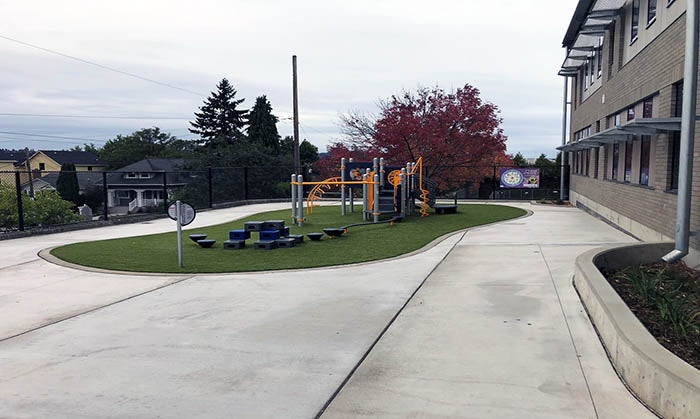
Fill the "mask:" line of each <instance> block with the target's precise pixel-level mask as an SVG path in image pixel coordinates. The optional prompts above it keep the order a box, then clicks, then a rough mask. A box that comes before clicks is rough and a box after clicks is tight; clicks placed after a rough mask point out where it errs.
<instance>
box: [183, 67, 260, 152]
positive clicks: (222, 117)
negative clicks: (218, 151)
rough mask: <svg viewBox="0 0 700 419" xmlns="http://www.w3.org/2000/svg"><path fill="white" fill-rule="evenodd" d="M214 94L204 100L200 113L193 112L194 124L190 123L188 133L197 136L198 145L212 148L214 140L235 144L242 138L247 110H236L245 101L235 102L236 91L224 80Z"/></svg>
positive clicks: (217, 86)
mask: <svg viewBox="0 0 700 419" xmlns="http://www.w3.org/2000/svg"><path fill="white" fill-rule="evenodd" d="M216 89H217V91H216V92H212V93H211V96H209V97H208V98H207V99H205V100H204V105H203V106H202V107H200V108H199V109H200V111H201V112H195V113H194V116H195V120H194V122H190V125H192V128H190V132H191V133H193V134H199V136H200V137H201V138H202V140H201V141H200V144H202V145H205V146H212V145H214V144H212V140H213V139H215V138H217V137H218V138H224V139H225V140H226V141H227V142H228V143H231V144H233V143H235V142H236V141H237V140H239V139H241V138H242V137H243V132H242V130H243V128H244V127H245V125H246V116H247V114H248V111H247V110H239V109H236V107H237V106H238V105H240V104H241V103H243V101H244V100H245V99H239V100H236V99H235V97H236V89H234V88H233V86H231V84H230V83H229V81H228V80H226V79H225V78H224V79H222V80H221V82H219V84H217V85H216Z"/></svg>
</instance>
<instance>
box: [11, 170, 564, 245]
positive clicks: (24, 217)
mask: <svg viewBox="0 0 700 419" xmlns="http://www.w3.org/2000/svg"><path fill="white" fill-rule="evenodd" d="M293 172H294V169H293V168H291V167H280V166H274V167H230V168H204V169H201V170H181V171H177V172H164V171H158V172H139V173H134V172H111V171H105V172H101V171H100V172H95V171H93V172H81V171H78V172H68V173H64V174H61V173H60V172H50V171H33V172H26V171H9V172H0V237H1V236H2V235H3V234H4V233H8V232H14V231H18V230H19V231H25V230H32V229H44V228H46V227H52V226H63V225H67V224H68V225H70V224H75V223H89V222H91V221H97V220H112V221H115V222H117V221H119V220H121V221H124V220H127V219H129V218H130V217H131V218H135V217H136V216H138V215H139V214H140V215H143V214H149V213H150V214H163V213H164V212H165V210H166V209H167V206H168V205H169V204H170V203H172V202H173V201H174V200H177V199H180V200H183V201H186V202H188V203H189V204H191V205H193V206H194V207H195V208H197V209H204V208H217V207H224V206H227V205H235V204H236V203H241V202H250V201H257V202H259V201H261V200H280V199H289V197H290V185H289V181H290V177H291V174H292V173H293ZM499 172H500V168H499V167H497V166H472V165H462V166H451V167H447V168H441V169H440V170H438V171H435V170H431V169H430V168H424V173H425V174H426V176H429V175H430V176H433V180H436V184H437V191H436V195H437V196H438V197H446V198H451V199H452V198H455V197H456V198H458V199H480V200H557V199H559V197H560V176H559V173H560V168H559V167H554V168H553V167H551V166H548V167H541V168H540V176H539V187H537V188H505V187H501V185H500V179H499ZM568 172H569V170H568V168H566V170H565V173H566V174H568ZM303 174H304V178H305V180H312V181H320V180H323V179H326V178H328V177H336V176H339V175H340V174H339V167H338V166H322V165H320V164H316V165H311V166H306V167H304V170H303ZM67 176H75V178H76V179H75V180H74V181H72V182H73V184H74V183H75V181H77V190H76V187H75V186H72V187H71V188H72V189H73V191H72V193H71V191H66V190H65V188H66V187H65V183H68V184H71V182H66V181H65V177H67ZM62 177H63V178H64V179H63V180H62V179H61V178H62ZM564 190H565V193H564V197H565V199H568V175H566V176H565V189H564ZM59 192H60V194H61V196H63V197H64V198H65V197H69V198H68V199H69V200H66V199H61V198H60V196H59ZM328 196H334V195H333V193H329V195H328Z"/></svg>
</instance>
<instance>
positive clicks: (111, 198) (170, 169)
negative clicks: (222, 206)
mask: <svg viewBox="0 0 700 419" xmlns="http://www.w3.org/2000/svg"><path fill="white" fill-rule="evenodd" d="M182 163H183V160H182V159H151V158H146V159H143V160H140V161H138V162H136V163H132V164H130V165H127V166H124V167H122V168H121V169H119V170H117V171H115V172H110V173H109V174H108V175H107V183H108V187H107V189H108V194H107V205H108V206H109V207H110V208H114V211H115V212H126V211H124V210H128V212H134V211H138V210H140V209H144V208H148V207H156V206H159V205H162V204H163V200H164V199H168V196H169V195H170V194H171V193H172V191H173V190H174V189H179V188H182V187H183V186H185V184H186V182H185V181H183V176H181V174H180V172H179V170H180V166H181V165H182Z"/></svg>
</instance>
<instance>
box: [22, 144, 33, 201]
mask: <svg viewBox="0 0 700 419" xmlns="http://www.w3.org/2000/svg"><path fill="white" fill-rule="evenodd" d="M24 154H25V156H26V157H25V160H24V166H25V167H26V168H27V176H28V177H29V196H30V197H32V198H34V182H33V180H32V168H31V166H30V165H29V147H25V148H24Z"/></svg>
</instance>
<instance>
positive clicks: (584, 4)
mask: <svg viewBox="0 0 700 419" xmlns="http://www.w3.org/2000/svg"><path fill="white" fill-rule="evenodd" d="M625 3H626V0H595V1H594V0H586V1H581V2H580V3H579V5H578V7H577V8H576V11H575V12H574V16H573V18H572V19H571V23H570V24H569V29H568V30H567V32H566V36H565V37H564V42H563V45H564V47H566V48H568V54H567V56H566V59H565V60H564V64H563V65H562V67H561V70H560V71H559V75H561V76H571V75H575V74H576V72H575V71H573V69H572V68H571V67H570V66H566V63H567V61H568V60H569V58H581V57H583V58H584V61H582V62H579V63H577V64H578V67H581V66H582V65H584V64H585V56H583V55H582V54H581V52H592V51H594V50H595V48H597V47H598V46H599V45H598V42H599V37H600V36H602V35H604V34H605V31H606V30H607V28H608V27H609V26H610V25H611V24H612V23H613V22H614V21H615V17H616V16H617V15H618V13H619V12H620V9H621V8H622V7H623V6H624V5H625Z"/></svg>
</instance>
